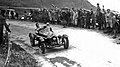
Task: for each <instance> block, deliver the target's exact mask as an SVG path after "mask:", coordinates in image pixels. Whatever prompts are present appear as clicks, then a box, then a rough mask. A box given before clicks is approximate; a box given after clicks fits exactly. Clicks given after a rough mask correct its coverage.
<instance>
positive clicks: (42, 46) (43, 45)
mask: <svg viewBox="0 0 120 67" xmlns="http://www.w3.org/2000/svg"><path fill="white" fill-rule="evenodd" d="M40 45H41V50H42V54H45V50H46V46H45V43H41V44H40Z"/></svg>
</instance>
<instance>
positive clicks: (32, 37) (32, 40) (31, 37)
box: [29, 33, 35, 46]
mask: <svg viewBox="0 0 120 67" xmlns="http://www.w3.org/2000/svg"><path fill="white" fill-rule="evenodd" d="M29 37H30V44H31V46H35V40H34V38H35V36H34V34H32V33H29Z"/></svg>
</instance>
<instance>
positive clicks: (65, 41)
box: [63, 38, 69, 49]
mask: <svg viewBox="0 0 120 67" xmlns="http://www.w3.org/2000/svg"><path fill="white" fill-rule="evenodd" d="M63 46H64V49H68V47H69V40H68V38H63Z"/></svg>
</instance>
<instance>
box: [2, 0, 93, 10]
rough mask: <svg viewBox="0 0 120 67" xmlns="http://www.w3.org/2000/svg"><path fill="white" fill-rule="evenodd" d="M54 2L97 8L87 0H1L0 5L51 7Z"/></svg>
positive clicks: (57, 4) (70, 5) (62, 4)
mask: <svg viewBox="0 0 120 67" xmlns="http://www.w3.org/2000/svg"><path fill="white" fill-rule="evenodd" d="M52 4H54V5H56V6H57V7H70V8H72V7H76V8H86V9H90V8H91V7H92V8H95V7H94V6H93V5H92V4H91V3H90V2H88V1H87V0H34V1H33V0H0V6H15V7H16V6H19V7H37V8H40V7H47V8H51V7H52Z"/></svg>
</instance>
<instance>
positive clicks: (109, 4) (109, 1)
mask: <svg viewBox="0 0 120 67" xmlns="http://www.w3.org/2000/svg"><path fill="white" fill-rule="evenodd" d="M88 1H89V2H90V3H92V4H93V5H95V6H96V4H97V3H99V4H100V7H102V5H104V6H105V9H111V10H116V11H119V12H120V0H88Z"/></svg>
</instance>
